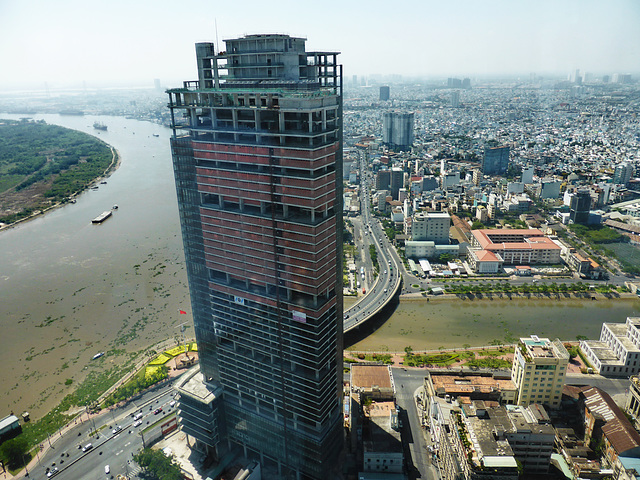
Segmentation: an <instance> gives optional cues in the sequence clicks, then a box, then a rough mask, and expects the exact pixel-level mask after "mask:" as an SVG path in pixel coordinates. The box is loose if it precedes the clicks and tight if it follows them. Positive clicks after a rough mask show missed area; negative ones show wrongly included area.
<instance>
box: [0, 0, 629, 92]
mask: <svg viewBox="0 0 640 480" xmlns="http://www.w3.org/2000/svg"><path fill="white" fill-rule="evenodd" d="M216 22H217V26H218V38H219V39H220V41H222V40H224V39H225V38H233V37H237V36H241V35H244V34H248V33H287V34H290V35H294V36H302V37H306V38H307V39H308V41H307V50H325V51H326V50H337V51H340V52H342V55H341V56H340V57H339V58H340V59H341V61H342V63H343V65H344V73H345V75H346V76H348V77H350V76H351V75H353V74H357V75H364V74H370V73H381V74H389V73H399V74H402V75H407V76H449V75H469V76H474V75H484V74H500V73H519V74H524V75H528V74H529V73H530V72H535V73H537V74H546V73H552V72H553V73H559V74H562V75H566V74H568V73H569V72H570V71H572V70H575V69H576V68H580V69H581V71H583V72H584V71H587V72H593V73H596V74H597V73H614V72H620V73H636V72H638V71H640V1H639V0H455V1H445V0H415V1H414V0H396V1H393V0H369V1H364V0H341V1H337V0H322V1H315V0H314V1H305V0H302V1H300V0H298V1H289V0H261V1H258V0H208V1H207V0H171V1H169V0H126V1H125V0H100V1H96V0H0V91H1V90H6V89H8V88H14V87H16V86H20V85H22V86H25V87H29V88H32V87H36V88H38V87H40V88H42V86H43V85H44V83H45V82H47V83H48V85H49V87H50V88H56V87H61V86H63V85H75V86H79V85H82V82H83V81H86V85H87V86H105V85H109V84H112V83H116V82H117V83H121V84H123V83H124V84H127V83H133V82H136V83H141V82H142V83H145V84H148V85H151V84H152V82H153V79H154V78H160V79H161V81H162V84H163V85H165V86H177V84H178V83H179V82H181V81H182V80H192V79H195V78H196V73H195V49H194V43H195V42H199V41H213V42H215V41H216V29H215V25H216Z"/></svg>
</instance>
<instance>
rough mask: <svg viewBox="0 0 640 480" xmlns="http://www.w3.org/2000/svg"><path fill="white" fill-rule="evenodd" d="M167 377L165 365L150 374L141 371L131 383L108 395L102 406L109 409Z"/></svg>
mask: <svg viewBox="0 0 640 480" xmlns="http://www.w3.org/2000/svg"><path fill="white" fill-rule="evenodd" d="M168 376H169V373H168V369H167V367H166V365H162V366H161V367H159V368H157V369H156V370H155V371H154V372H153V373H151V374H146V373H145V370H144V369H143V370H142V372H141V373H140V374H138V375H137V376H135V377H134V378H133V379H132V380H131V381H129V382H127V383H125V384H124V385H122V386H121V387H119V388H117V389H116V391H115V392H113V393H112V394H111V395H109V396H108V397H107V398H106V399H105V401H104V406H105V407H109V406H111V405H115V404H116V403H118V402H121V401H123V400H126V399H128V398H131V397H133V396H134V395H136V394H137V393H139V392H141V391H142V390H144V389H146V388H149V387H150V386H151V385H154V384H156V383H158V382H160V381H162V380H164V379H165V378H167V377H168Z"/></svg>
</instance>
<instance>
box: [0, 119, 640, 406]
mask: <svg viewBox="0 0 640 480" xmlns="http://www.w3.org/2000/svg"><path fill="white" fill-rule="evenodd" d="M19 117H20V116H18V115H7V114H0V118H12V119H18V118H19ZM33 118H35V119H44V120H45V121H47V122H48V123H52V124H56V125H61V126H64V127H68V128H73V129H76V130H80V131H83V132H87V133H89V134H92V135H95V136H97V137H98V138H101V139H103V140H104V141H105V142H107V143H108V144H110V145H112V146H113V147H115V148H116V149H117V150H118V152H119V153H120V156H121V161H122V163H121V166H120V167H119V168H118V169H117V170H116V171H115V172H114V173H113V174H112V175H111V176H110V177H109V178H108V179H106V181H107V184H106V185H100V186H99V188H98V190H95V191H94V190H89V191H87V192H85V193H84V194H82V195H80V197H79V198H78V200H77V203H76V204H69V205H66V206H64V207H62V208H59V209H57V210H54V211H52V212H49V213H47V214H46V215H44V216H40V217H38V218H36V219H34V220H31V221H29V222H26V223H23V224H21V225H19V226H17V227H15V228H12V229H9V230H5V231H2V232H0V339H1V340H2V346H1V348H0V365H2V368H0V387H1V388H0V417H3V416H5V415H6V414H8V413H9V412H10V411H13V412H14V413H17V414H19V413H21V412H23V411H25V410H27V411H29V412H30V413H31V414H32V416H33V417H34V418H37V417H39V416H41V415H42V414H44V413H46V412H47V411H49V410H50V409H51V408H53V407H54V406H55V405H56V404H57V403H58V402H59V401H60V400H61V399H62V398H63V397H64V395H66V394H67V393H69V392H70V391H72V389H73V388H74V387H75V386H76V385H77V384H78V383H79V382H81V381H82V380H83V379H84V378H85V377H86V376H87V375H88V374H90V373H91V372H94V371H99V370H104V369H108V368H114V367H117V366H118V365H120V364H121V363H122V362H123V361H124V360H125V359H127V358H129V355H131V354H135V353H140V352H142V351H144V350H145V349H147V348H148V347H149V346H150V345H153V344H155V343H156V342H158V341H161V340H164V339H167V338H172V337H174V338H178V336H179V329H178V328H177V326H178V325H179V324H180V323H181V322H183V321H191V316H190V314H188V315H182V316H179V315H178V310H179V309H182V310H186V311H187V312H188V313H190V311H191V309H190V302H189V298H188V287H187V280H186V271H185V268H184V256H183V251H182V239H181V235H180V228H179V219H178V208H177V202H176V193H175V186H174V181H173V171H172V166H171V152H170V147H169V136H170V130H169V129H168V128H166V127H162V126H159V125H156V124H152V123H148V122H142V121H137V120H127V119H124V118H121V117H92V116H84V117H72V116H71V117H70V116H59V115H35V116H34V117H33ZM94 121H99V122H101V123H104V124H106V125H107V126H108V131H106V132H102V131H100V132H99V131H97V130H95V129H94V128H93V126H92V125H93V123H94ZM154 134H155V135H158V137H155V136H153V135H154ZM114 204H118V206H119V208H118V210H116V211H115V212H114V214H113V216H112V218H109V219H108V220H106V221H105V222H104V223H103V224H101V225H92V224H91V219H92V218H94V217H96V216H97V215H99V214H100V213H101V212H103V211H105V210H109V209H110V208H111V207H112V206H113V205H114ZM351 300H352V299H348V300H347V302H346V303H348V302H349V301H351ZM639 314H640V302H639V301H638V300H637V299H625V300H615V301H609V300H598V301H595V302H591V301H584V300H562V301H559V300H525V299H522V300H512V301H506V300H493V301H492V300H483V301H462V300H457V299H456V300H453V301H443V300H432V301H431V302H429V303H427V302H425V301H424V300H423V299H419V300H405V299H402V300H401V302H400V304H399V306H398V308H397V309H396V311H395V312H394V314H393V315H392V316H391V318H390V319H389V320H388V321H387V322H386V323H384V324H383V325H382V326H381V327H380V328H378V329H377V330H376V331H375V332H372V334H371V335H370V336H369V337H367V338H366V339H364V340H363V341H361V342H359V343H358V344H356V345H354V346H353V347H352V348H353V349H359V350H378V351H379V350H392V351H402V350H403V349H404V347H406V346H411V347H412V348H413V349H414V350H416V351H417V350H423V349H437V348H439V347H440V346H444V347H461V346H463V345H464V344H469V345H472V346H479V345H485V344H488V343H490V342H491V341H492V340H495V339H498V340H506V339H513V338H517V337H520V336H528V335H530V334H537V335H541V336H549V337H553V338H555V337H560V338H562V339H563V340H573V339H575V337H576V335H585V336H588V337H589V338H598V336H599V332H600V326H601V323H602V322H603V321H607V322H624V320H625V318H626V317H627V316H635V315H639ZM180 317H181V318H180ZM190 333H191V335H192V334H193V329H192V328H190V329H188V330H187V335H189V334H190ZM98 352H106V355H105V356H103V357H102V358H100V359H98V360H92V357H93V355H95V354H96V353H98ZM69 381H71V383H70V384H69V385H65V383H69Z"/></svg>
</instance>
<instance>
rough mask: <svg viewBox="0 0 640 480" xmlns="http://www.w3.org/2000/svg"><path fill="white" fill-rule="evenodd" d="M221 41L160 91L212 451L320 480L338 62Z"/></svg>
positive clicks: (336, 256)
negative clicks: (216, 400) (168, 121)
mask: <svg viewBox="0 0 640 480" xmlns="http://www.w3.org/2000/svg"><path fill="white" fill-rule="evenodd" d="M225 44H226V51H225V52H217V51H216V49H215V48H214V45H213V44H212V43H200V44H197V45H196V57H197V62H198V77H199V79H198V81H197V82H184V85H183V88H178V89H173V90H169V91H168V93H169V108H170V110H171V118H172V127H173V136H172V139H171V145H172V154H173V162H174V171H175V179H176V188H177V191H178V204H179V212H180V219H181V226H182V235H183V242H184V249H185V257H186V262H187V273H188V278H189V287H190V293H191V303H192V311H193V318H194V326H195V334H196V340H197V342H198V350H199V355H200V369H201V372H202V374H203V376H204V379H205V382H206V383H207V384H208V385H210V387H211V388H212V389H216V388H219V387H222V395H221V405H219V408H218V411H219V412H220V413H219V418H218V419H217V429H218V432H219V436H220V438H221V439H222V440H221V442H220V444H219V445H216V449H217V450H218V452H223V451H224V450H225V449H229V448H231V446H232V445H233V444H236V445H240V446H241V447H242V448H243V449H244V452H245V454H246V455H249V456H252V455H253V456H255V457H258V458H259V459H260V460H262V461H263V462H269V461H271V462H274V464H276V465H277V468H278V469H279V471H280V475H281V478H326V477H327V476H328V474H329V471H330V469H332V468H335V467H336V462H337V458H338V454H339V452H340V450H341V448H342V435H343V434H342V398H341V397H342V349H343V345H342V331H343V327H342V311H343V308H342V205H341V203H342V176H341V172H342V82H341V77H342V69H341V66H340V65H337V63H336V59H337V55H338V53H336V52H306V51H305V39H302V38H293V37H289V36H288V35H249V36H245V37H242V38H238V39H232V40H225ZM225 440H226V442H225ZM225 443H226V445H225Z"/></svg>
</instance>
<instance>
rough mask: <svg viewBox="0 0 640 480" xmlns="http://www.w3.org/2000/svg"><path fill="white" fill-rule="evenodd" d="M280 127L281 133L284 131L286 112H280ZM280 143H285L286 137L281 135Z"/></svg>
mask: <svg viewBox="0 0 640 480" xmlns="http://www.w3.org/2000/svg"><path fill="white" fill-rule="evenodd" d="M278 127H279V131H280V133H283V132H284V112H282V111H280V112H278ZM280 145H284V137H280Z"/></svg>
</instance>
